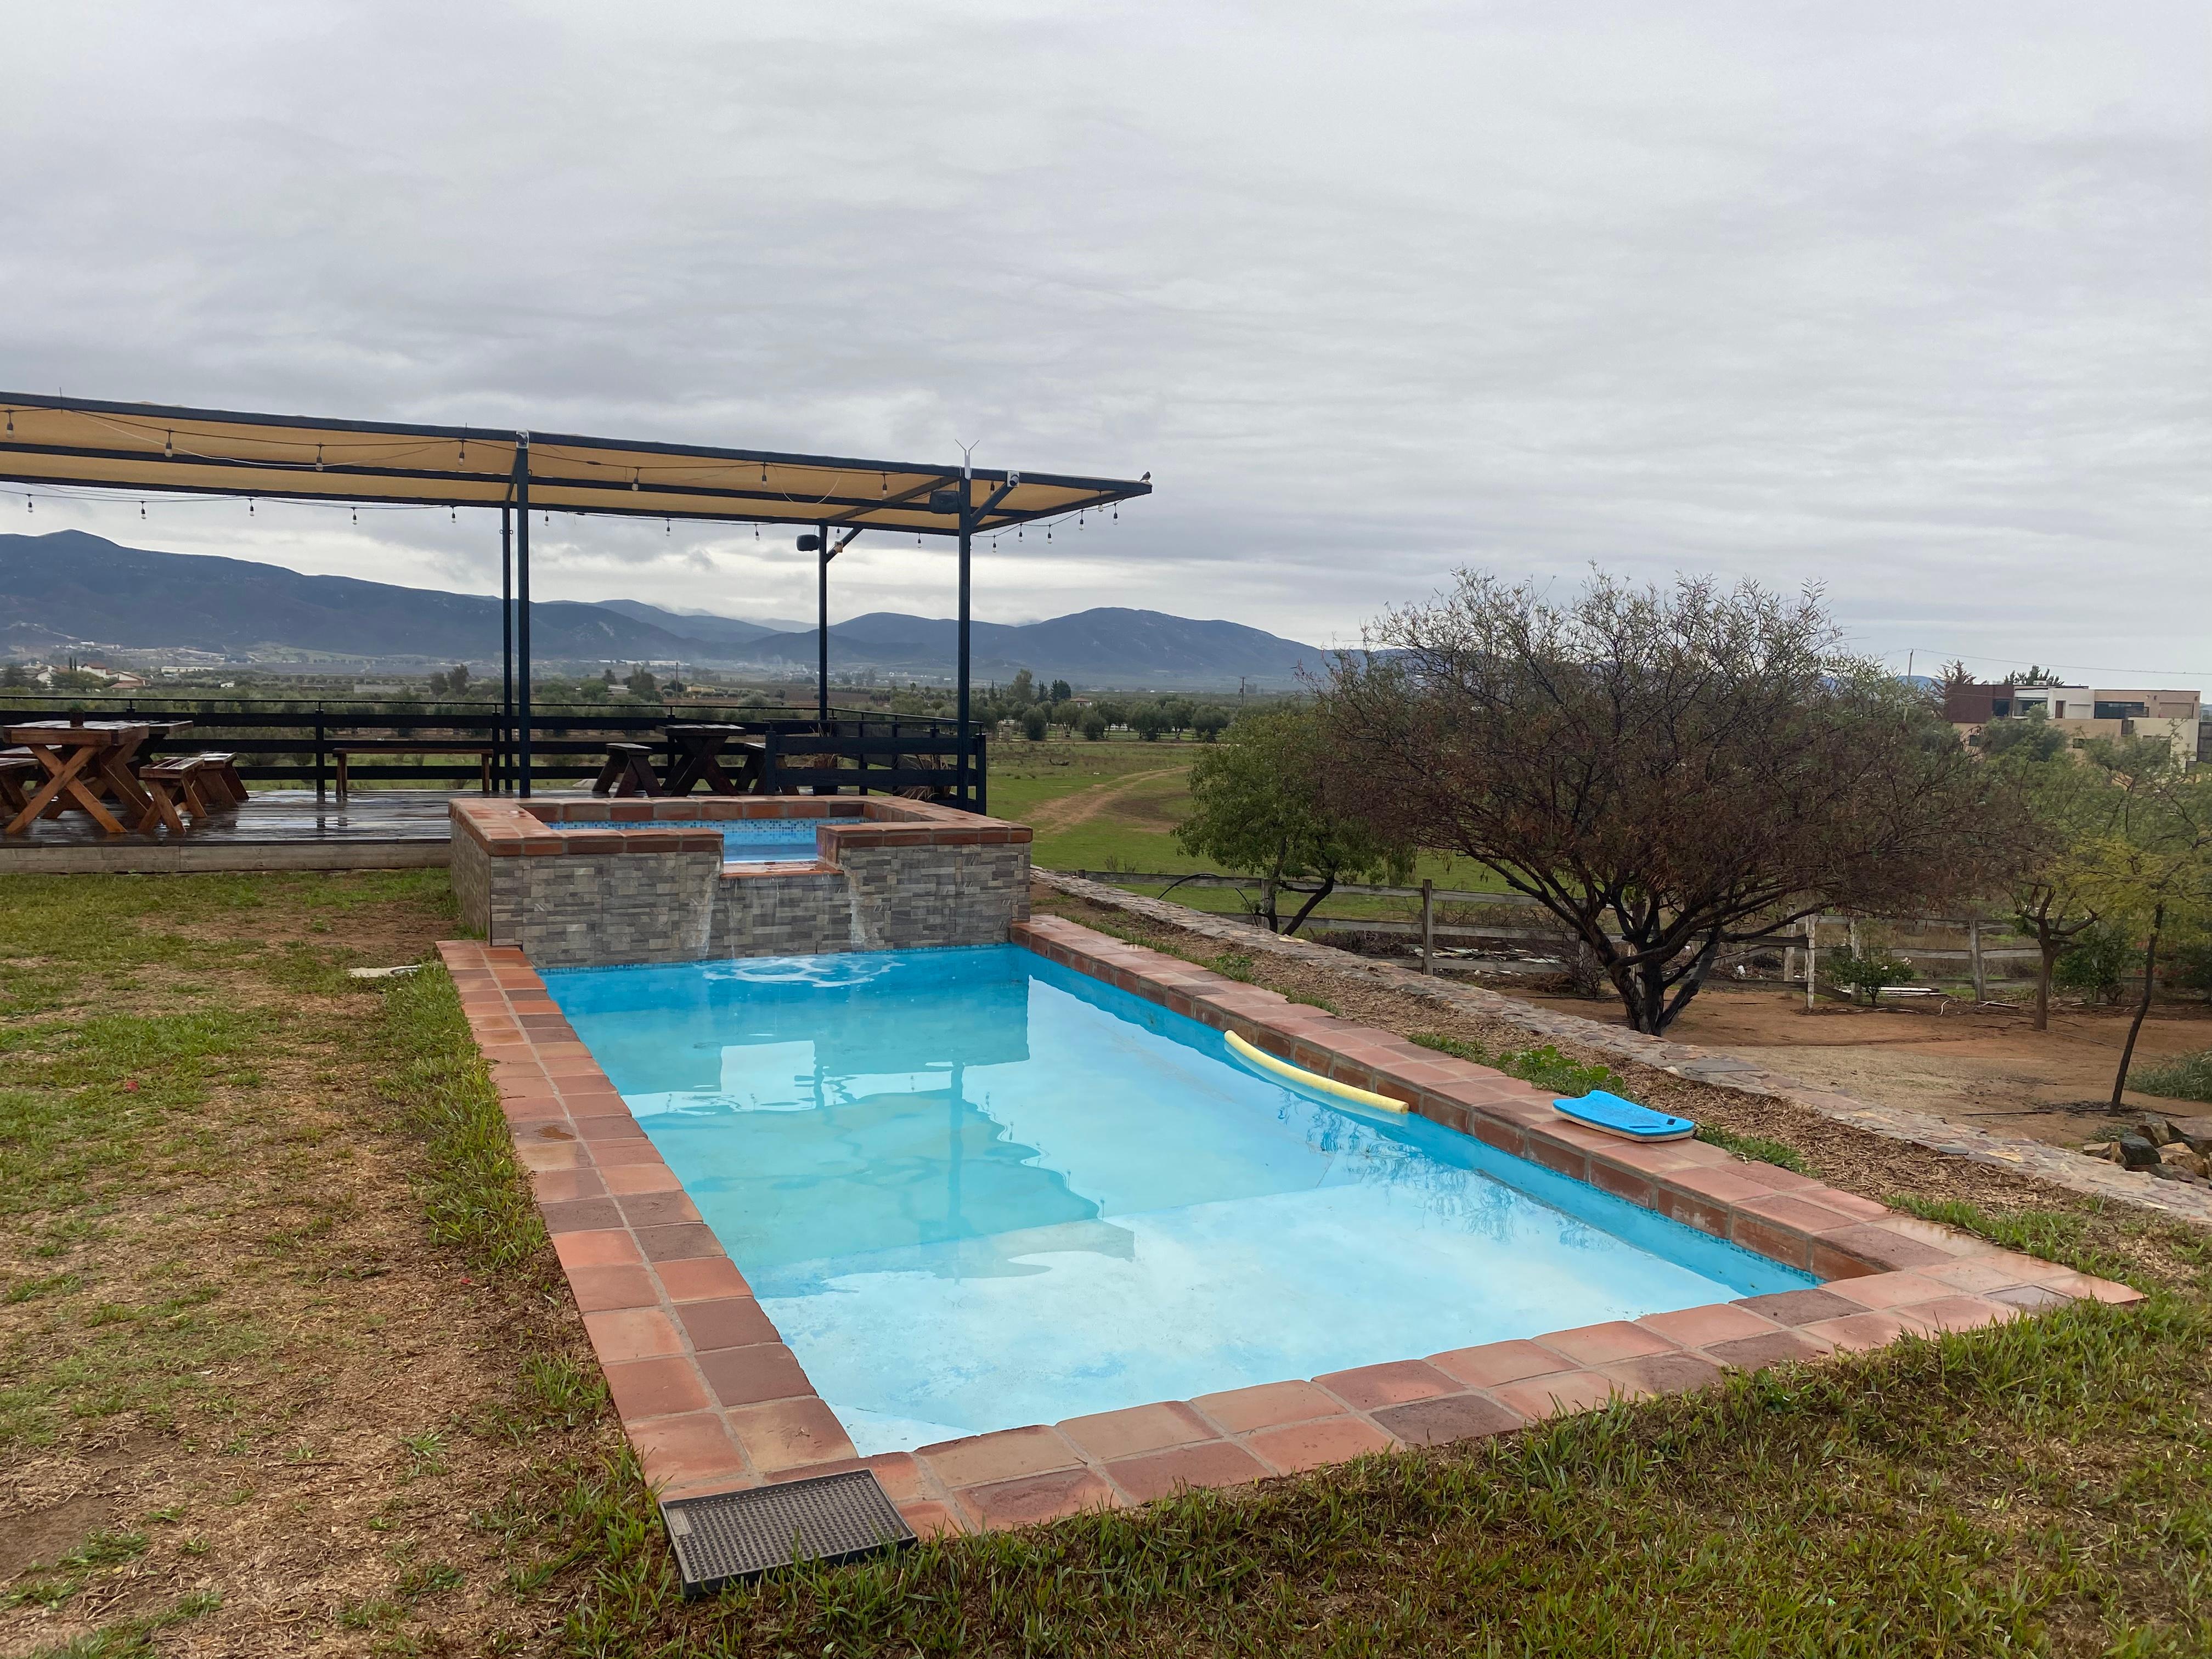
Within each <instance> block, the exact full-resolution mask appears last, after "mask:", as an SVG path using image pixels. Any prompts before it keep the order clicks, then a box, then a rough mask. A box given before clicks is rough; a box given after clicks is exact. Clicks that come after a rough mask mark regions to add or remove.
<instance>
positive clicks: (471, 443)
mask: <svg viewBox="0 0 2212 1659" xmlns="http://www.w3.org/2000/svg"><path fill="white" fill-rule="evenodd" d="M0 416H4V422H0V481H8V482H13V483H44V484H60V485H76V486H79V487H82V488H87V489H120V490H135V491H139V492H143V493H145V494H149V495H150V494H155V493H161V494H180V495H234V496H258V497H263V498H268V499H282V500H289V501H330V502H333V503H344V502H353V503H360V504H371V505H376V504H381V505H386V506H395V507H454V508H459V507H495V508H498V509H499V510H500V518H501V538H500V539H501V589H502V599H505V598H506V591H505V590H506V573H507V568H508V564H507V552H508V549H509V546H510V538H511V546H512V550H513V575H514V587H513V599H512V602H511V604H509V605H503V606H502V617H503V618H504V620H503V621H502V624H501V626H502V631H506V630H507V628H508V626H509V625H510V624H511V627H512V635H511V643H509V644H505V645H503V647H502V654H503V656H504V657H505V659H506V665H507V671H506V674H505V676H504V679H505V684H506V686H507V690H506V695H505V698H504V707H505V708H506V709H507V714H508V716H509V718H510V719H511V720H513V722H514V732H515V740H514V747H515V750H516V752H517V753H518V755H519V757H520V776H519V778H518V779H517V782H518V783H519V786H520V790H521V793H524V794H526V795H527V794H528V793H530V766H531V759H530V749H531V743H530V734H531V720H530V512H531V509H532V508H533V507H534V508H536V509H538V511H539V512H541V513H592V514H601V513H604V514H609V515H612V516H616V517H623V518H651V519H670V520H674V519H685V520H708V521H714V522H736V523H749V524H787V525H792V526H806V527H809V528H811V530H812V532H813V536H812V538H811V539H812V543H813V546H814V548H815V550H816V554H817V558H818V559H819V560H820V562H821V574H820V585H819V591H820V604H821V623H820V627H821V630H822V647H821V657H820V670H819V673H820V682H821V689H820V696H819V703H818V707H819V708H820V711H821V716H822V719H823V720H824V721H825V722H826V721H827V720H828V718H829V560H830V559H831V558H832V557H834V556H835V554H836V549H837V548H838V547H841V546H842V545H843V544H845V543H846V542H848V541H850V540H851V538H853V537H854V536H856V535H858V534H859V533H860V532H862V531H864V530H878V531H895V532H908V533H911V534H914V535H916V536H945V537H950V538H953V539H954V540H956V541H957V544H958V546H959V554H960V575H959V581H960V635H959V641H960V642H959V671H958V685H959V692H958V699H959V710H960V713H959V719H960V735H961V746H960V754H959V757H958V761H957V767H956V779H957V782H956V786H955V787H956V792H957V796H958V798H959V799H962V800H963V801H965V802H966V803H967V804H969V805H973V806H975V808H976V809H977V810H979V811H980V810H981V807H982V805H983V801H982V799H981V782H980V779H981V773H980V771H979V772H978V773H977V774H976V777H977V780H978V781H977V785H976V787H975V791H974V793H972V794H971V793H970V791H969V776H970V756H971V750H972V748H973V744H974V736H973V733H974V725H973V720H972V719H971V711H970V706H969V703H970V685H969V678H970V677H969V627H970V619H971V611H970V594H969V590H970V583H969V549H970V545H971V544H972V543H973V541H974V539H975V537H976V536H978V535H988V534H990V533H991V532H994V531H998V530H1006V529H1010V528H1012V527H1015V526H1019V525H1024V524H1028V523H1030V522H1033V521H1035V520H1052V519H1056V518H1062V517H1066V515H1068V514H1070V513H1081V512H1085V511H1086V510H1088V509H1090V508H1093V507H1106V506H1109V505H1110V504H1112V503H1114V502H1117V501H1127V500H1129V499H1130V498H1132V497H1133V496H1138V495H1150V494H1151V493H1152V483H1151V477H1152V475H1151V474H1149V473H1147V474H1146V476H1145V477H1143V478H1141V479H1139V480H1137V481H1135V482H1131V481H1130V480H1128V479H1126V478H1085V477H1068V476H1066V475H1065V474H1060V473H1046V472H1032V473H1019V472H1011V471H991V470H988V469H976V468H972V467H969V465H966V464H965V463H963V464H962V465H957V466H933V465H924V464H919V463H915V462H910V461H881V460H862V459H856V458H854V457H849V456H837V455H798V454H792V453H787V452H784V451H779V450H763V449H720V448H713V447H707V446H703V445H698V444H663V443H650V442H645V441H637V440H629V439H616V438H591V437H584V436H581V435H577V434H574V433H565V432H533V431H518V430H511V429H505V428H483V429H478V428H473V427H465V426H459V427H454V426H414V425H405V424H401V423H398V422H380V421H341V420H331V419H325V418H321V417H315V416H297V415H257V414H246V413H241V412H240V411H238V410H221V409H187V408H179V407H173V406H170V405H167V404H129V403H103V402H96V401H93V400H89V399H86V398H67V397H64V396H62V395H60V394H59V393H57V394H55V395H53V396H51V397H49V396H46V395H45V394H43V393H37V392H0ZM833 538H834V539H833ZM805 545H806V543H805V541H802V542H801V546H802V547H804V546H805Z"/></svg>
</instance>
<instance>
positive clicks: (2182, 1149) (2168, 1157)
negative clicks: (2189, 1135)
mask: <svg viewBox="0 0 2212 1659" xmlns="http://www.w3.org/2000/svg"><path fill="white" fill-rule="evenodd" d="M2158 1161H2159V1162H2160V1163H2161V1164H2165V1165H2166V1167H2167V1168H2169V1169H2174V1170H2182V1171H2183V1172H2184V1173H2185V1174H2188V1175H2193V1176H2201V1175H2203V1173H2204V1172H2205V1170H2206V1164H2205V1162H2204V1159H2203V1157H2202V1156H2200V1155H2199V1154H2198V1153H2197V1152H2193V1151H2191V1149H2190V1146H2189V1143H2188V1142H2187V1141H2185V1140H2176V1141H2171V1142H2169V1143H2167V1144H2166V1146H2161V1147H2160V1148H2159V1149H2158Z"/></svg>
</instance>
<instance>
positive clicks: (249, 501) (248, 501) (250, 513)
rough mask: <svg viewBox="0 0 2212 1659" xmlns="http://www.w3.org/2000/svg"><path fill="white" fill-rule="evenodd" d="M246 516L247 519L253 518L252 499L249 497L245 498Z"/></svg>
mask: <svg viewBox="0 0 2212 1659" xmlns="http://www.w3.org/2000/svg"><path fill="white" fill-rule="evenodd" d="M252 516H253V498H252V496H251V495H249V496H247V497H246V517H247V518H249V519H250V518H252Z"/></svg>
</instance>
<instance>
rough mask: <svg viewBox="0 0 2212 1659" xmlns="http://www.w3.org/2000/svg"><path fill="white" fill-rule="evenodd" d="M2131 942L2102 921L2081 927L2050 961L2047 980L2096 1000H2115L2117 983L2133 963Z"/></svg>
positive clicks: (2125, 975) (2133, 945) (2133, 946)
mask: <svg viewBox="0 0 2212 1659" xmlns="http://www.w3.org/2000/svg"><path fill="white" fill-rule="evenodd" d="M2135 956H2136V946H2135V941H2134V940H2133V939H2130V938H2129V937H2128V936H2127V935H2126V934H2125V933H2122V932H2121V931H2120V930H2119V929H2118V928H2117V927H2106V925H2105V924H2104V923H2103V922H2099V923H2097V924H2096V925H2095V926H2094V927H2087V928H2084V929H2083V930H2082V931H2081V933H2078V934H2076V935H2075V939H2074V943H2073V944H2072V945H2069V946H2068V947H2067V949H2066V951H2065V953H2064V954H2063V955H2062V956H2061V957H2059V958H2058V960H2057V962H2056V963H2052V964H2051V983H2052V984H2053V985H2056V986H2057V987H2059V988H2060V989H2062V990H2067V991H2079V992H2081V994H2084V995H2085V996H2087V997H2088V998H2089V999H2090V1000H2092V1001H2096V1002H2106V1003H2112V1002H2118V1000H2120V984H2121V981H2124V979H2126V978H2127V976H2128V969H2130V968H2131V967H2133V966H2134V965H2135Z"/></svg>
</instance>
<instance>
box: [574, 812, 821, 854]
mask: <svg viewBox="0 0 2212 1659" xmlns="http://www.w3.org/2000/svg"><path fill="white" fill-rule="evenodd" d="M822 822H823V820H822V819H820V818H656V819H655V820H654V821H653V823H640V824H624V825H618V826H617V827H618V828H623V829H719V830H720V831H721V832H722V861H723V862H724V863H726V864H769V863H780V862H783V861H786V860H797V861H799V862H802V863H811V862H812V861H813V860H816V859H817V858H819V857H821V856H822V855H821V854H820V852H819V851H817V848H816V845H815V841H814V831H815V829H816V828H817V826H818V825H819V824H820V823H822ZM558 827H559V828H561V829H605V828H606V827H607V826H606V825H605V824H604V823H581V822H577V823H563V824H561V825H559V826H558Z"/></svg>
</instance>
